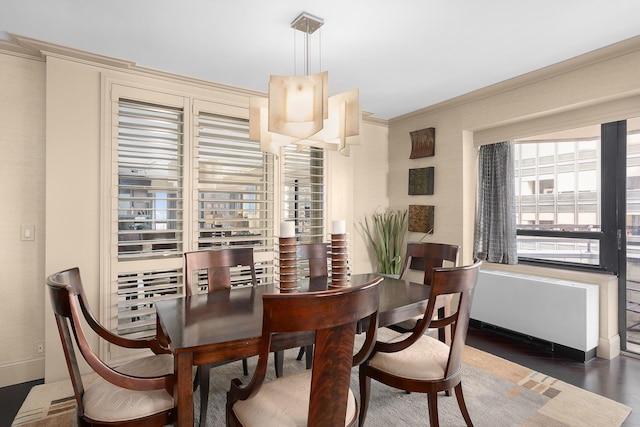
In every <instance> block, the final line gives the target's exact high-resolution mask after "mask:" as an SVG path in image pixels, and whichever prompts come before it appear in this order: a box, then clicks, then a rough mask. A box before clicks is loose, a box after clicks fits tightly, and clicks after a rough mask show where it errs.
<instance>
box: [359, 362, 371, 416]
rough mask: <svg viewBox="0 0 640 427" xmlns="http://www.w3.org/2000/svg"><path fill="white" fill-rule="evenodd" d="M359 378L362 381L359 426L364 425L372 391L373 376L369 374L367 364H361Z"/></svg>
mask: <svg viewBox="0 0 640 427" xmlns="http://www.w3.org/2000/svg"><path fill="white" fill-rule="evenodd" d="M358 379H359V381H358V382H359V383H360V413H359V414H358V427H362V426H364V420H365V418H367V409H368V408H369V392H370V391H371V378H369V377H368V376H367V366H366V365H365V364H362V365H360V368H359V369H358Z"/></svg>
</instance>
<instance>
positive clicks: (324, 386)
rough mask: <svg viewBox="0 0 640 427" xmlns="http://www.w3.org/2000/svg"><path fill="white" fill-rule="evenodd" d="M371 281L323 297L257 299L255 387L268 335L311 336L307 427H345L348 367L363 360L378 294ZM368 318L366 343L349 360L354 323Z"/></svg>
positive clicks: (312, 294) (368, 347)
mask: <svg viewBox="0 0 640 427" xmlns="http://www.w3.org/2000/svg"><path fill="white" fill-rule="evenodd" d="M379 282H380V279H376V280H374V281H372V282H370V283H367V284H364V285H362V286H357V287H345V288H341V289H334V290H329V291H319V292H305V293H291V294H265V295H263V309H264V311H263V318H262V341H261V343H260V353H259V359H258V365H257V367H256V374H255V377H254V378H253V379H252V381H251V383H250V384H249V387H252V386H253V387H254V388H255V387H258V388H259V387H260V385H261V383H262V380H263V379H264V375H265V373H266V370H267V362H268V356H269V351H270V350H272V349H271V343H272V337H273V335H274V334H280V333H287V332H303V331H315V343H314V345H315V353H314V359H313V367H312V371H311V396H310V401H309V412H308V424H307V425H309V426H319V425H323V426H324V425H327V426H329V425H330V426H337V425H345V424H344V423H345V417H346V413H347V412H346V411H347V402H348V393H349V382H350V378H351V369H352V367H353V366H354V364H359V363H361V362H362V361H363V360H365V359H366V358H367V357H368V356H369V354H370V352H371V350H372V348H373V344H374V343H375V337H376V330H377V327H378V304H379V290H378V283H379ZM365 318H368V321H369V323H368V328H367V339H366V341H365V344H364V345H363V347H362V348H361V349H360V351H359V352H358V354H357V355H356V356H354V355H353V349H354V338H355V333H356V326H357V323H358V322H359V321H360V320H361V319H365Z"/></svg>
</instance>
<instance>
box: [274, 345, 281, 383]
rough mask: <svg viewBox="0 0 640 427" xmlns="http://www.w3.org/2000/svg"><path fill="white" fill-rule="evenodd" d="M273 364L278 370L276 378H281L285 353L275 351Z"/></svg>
mask: <svg viewBox="0 0 640 427" xmlns="http://www.w3.org/2000/svg"><path fill="white" fill-rule="evenodd" d="M273 362H274V364H275V368H276V377H277V378H280V377H281V376H282V371H283V370H284V351H274V352H273Z"/></svg>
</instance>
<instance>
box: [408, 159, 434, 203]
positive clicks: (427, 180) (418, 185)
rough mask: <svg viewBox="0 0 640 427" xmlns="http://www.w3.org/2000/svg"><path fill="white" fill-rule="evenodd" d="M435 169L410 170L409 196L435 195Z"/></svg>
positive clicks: (431, 167) (430, 167)
mask: <svg viewBox="0 0 640 427" xmlns="http://www.w3.org/2000/svg"><path fill="white" fill-rule="evenodd" d="M434 171H435V169H434V167H433V166H429V167H426V168H417V169H409V195H410V196H416V195H424V194H427V195H431V194H433V175H434Z"/></svg>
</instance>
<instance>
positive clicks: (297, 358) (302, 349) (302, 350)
mask: <svg viewBox="0 0 640 427" xmlns="http://www.w3.org/2000/svg"><path fill="white" fill-rule="evenodd" d="M304 350H305V347H300V351H299V352H298V357H296V360H302V356H303V355H304Z"/></svg>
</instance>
